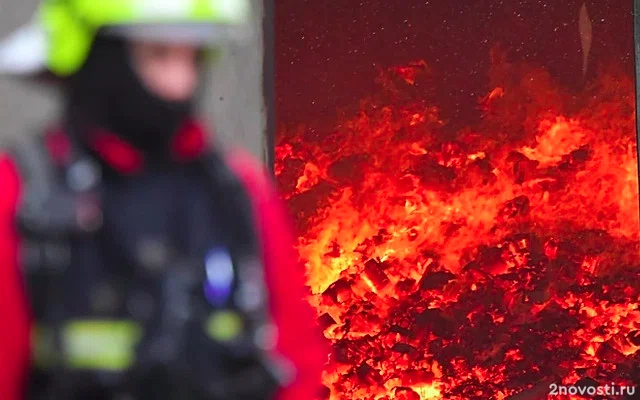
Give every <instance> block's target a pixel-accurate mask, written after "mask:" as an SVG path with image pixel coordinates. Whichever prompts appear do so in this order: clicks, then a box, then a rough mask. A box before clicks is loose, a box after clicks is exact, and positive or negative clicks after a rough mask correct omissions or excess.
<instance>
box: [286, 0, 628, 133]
mask: <svg viewBox="0 0 640 400" xmlns="http://www.w3.org/2000/svg"><path fill="white" fill-rule="evenodd" d="M583 2H584V1H583V0H546V1H543V0H504V1H499V0H430V1H427V0H331V1H318V0H277V1H276V19H275V21H276V26H275V32H276V42H275V43H276V48H275V52H276V122H277V125H278V126H279V127H282V126H291V125H297V124H300V123H305V124H307V125H308V126H310V127H312V128H314V129H330V128H331V127H332V126H333V125H334V124H335V122H336V110H339V109H350V108H355V107H357V106H358V102H359V100H360V99H361V98H363V97H366V96H367V95H368V94H370V93H372V91H373V90H375V83H374V79H375V77H376V74H377V68H380V67H386V66H392V65H399V64H403V63H407V62H409V61H412V60H417V59H424V60H425V61H426V62H427V63H428V64H430V65H431V67H433V68H434V69H435V70H436V71H437V72H438V76H439V79H438V84H437V87H436V88H435V90H436V92H437V96H438V105H439V106H441V107H442V108H443V114H444V117H445V118H446V119H453V120H459V121H471V120H472V119H473V118H471V117H470V116H472V115H473V114H474V112H475V111H474V110H475V109H476V104H477V100H478V97H480V96H482V95H484V94H486V91H487V89H488V87H487V72H488V67H489V50H490V49H491V47H492V46H494V45H495V44H496V43H501V44H502V45H503V46H504V47H505V48H506V49H508V55H509V60H510V61H517V60H526V61H528V62H531V63H533V64H536V65H542V66H544V67H546V68H547V69H548V70H549V71H550V72H551V74H552V76H554V77H555V78H556V79H557V80H558V81H559V82H561V83H562V84H563V85H566V86H568V87H570V88H572V89H575V90H577V89H578V88H579V87H580V85H582V53H581V49H580V36H579V31H578V16H579V11H580V7H581V5H582V4H583ZM587 7H588V11H589V14H590V17H591V21H592V25H593V44H592V48H591V56H590V57H591V64H590V69H591V75H592V76H593V75H594V74H595V72H594V71H595V70H596V69H597V68H595V66H596V65H599V64H602V63H603V62H609V61H612V60H613V61H621V62H622V63H621V64H622V65H623V66H624V68H625V71H627V72H628V73H629V74H631V73H633V16H632V1H631V0H589V1H587Z"/></svg>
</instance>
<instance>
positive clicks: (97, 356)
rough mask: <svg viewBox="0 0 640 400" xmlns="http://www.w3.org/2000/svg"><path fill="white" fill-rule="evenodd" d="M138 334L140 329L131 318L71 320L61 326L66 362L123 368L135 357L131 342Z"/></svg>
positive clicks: (107, 367)
mask: <svg viewBox="0 0 640 400" xmlns="http://www.w3.org/2000/svg"><path fill="white" fill-rule="evenodd" d="M141 337H142V329H141V328H140V327H139V326H138V324H136V323H134V322H131V321H122V320H83V321H72V322H70V323H68V324H66V325H65V326H64V328H63V338H64V348H65V356H66V363H67V366H68V367H70V368H77V369H99V370H109V371H121V370H125V369H127V368H129V367H131V365H132V364H133V362H134V360H135V346H136V344H137V343H138V342H139V341H140V339H141Z"/></svg>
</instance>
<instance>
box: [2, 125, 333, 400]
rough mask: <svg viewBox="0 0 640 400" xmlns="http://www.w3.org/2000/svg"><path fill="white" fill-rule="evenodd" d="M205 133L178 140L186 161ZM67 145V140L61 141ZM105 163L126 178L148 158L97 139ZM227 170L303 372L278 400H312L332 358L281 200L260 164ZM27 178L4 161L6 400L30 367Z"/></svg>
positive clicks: (285, 343)
mask: <svg viewBox="0 0 640 400" xmlns="http://www.w3.org/2000/svg"><path fill="white" fill-rule="evenodd" d="M48 137H49V138H50V139H51V138H53V139H55V140H48V141H47V143H48V144H49V150H50V151H51V152H52V154H53V155H54V157H55V156H64V152H65V147H66V144H65V141H64V135H62V134H61V133H60V132H58V133H55V134H50V135H49V136H48ZM205 137H206V135H204V133H203V131H202V130H201V129H200V128H199V127H198V125H196V124H188V126H187V127H186V128H185V129H184V130H183V131H182V132H181V133H180V134H179V135H178V137H177V140H176V142H175V143H174V150H175V151H176V153H177V154H179V155H180V156H182V157H192V156H194V155H197V154H198V153H199V152H200V151H202V150H203V149H204V147H205V146H204V145H205V140H204V138H205ZM58 139H62V140H58ZM96 143H97V147H96V150H98V151H99V152H100V153H101V154H102V156H103V158H104V159H105V160H107V161H108V162H109V163H110V164H111V165H112V166H114V167H116V168H119V169H120V170H122V171H123V172H127V171H126V170H129V172H131V171H132V170H134V169H136V168H140V167H141V160H142V157H141V155H140V154H139V153H137V152H136V150H134V149H133V148H132V147H130V146H128V144H126V143H125V142H122V141H121V140H119V139H117V138H116V137H115V136H111V135H108V134H106V135H101V136H100V140H97V141H96ZM228 162H229V164H230V166H231V167H232V168H233V169H234V170H235V171H236V173H237V174H238V176H239V177H240V178H241V179H242V180H243V181H244V183H245V185H246V188H247V190H248V191H249V193H250V195H251V196H252V198H253V204H254V207H255V210H256V215H257V216H258V221H256V223H257V224H258V226H259V232H260V235H261V240H262V243H263V253H264V257H265V268H266V279H267V285H268V287H269V289H270V302H271V304H270V305H271V309H272V310H271V311H272V316H273V318H274V320H275V322H276V324H277V325H278V326H279V341H278V350H279V352H280V354H282V355H283V356H285V357H287V358H288V359H289V360H290V361H292V362H293V363H294V364H295V366H296V369H297V375H296V381H295V382H294V384H293V385H292V386H290V387H288V388H286V389H283V390H282V391H281V393H280V394H279V396H278V398H277V399H278V400H307V399H314V398H317V397H318V393H319V388H320V375H321V372H322V368H323V364H324V362H325V361H326V357H327V354H328V351H327V348H326V344H325V341H324V339H323V338H322V334H321V332H320V331H319V328H318V327H317V325H316V324H315V321H314V314H313V311H312V309H311V307H310V306H309V305H308V303H306V302H305V301H304V300H303V299H304V295H305V290H304V280H303V279H304V277H303V272H302V269H301V267H300V266H299V265H298V264H297V262H296V257H295V255H294V252H293V248H292V246H291V244H292V243H293V241H292V239H293V237H292V234H291V230H290V225H289V223H288V217H287V215H286V213H285V212H284V208H283V207H282V205H281V203H280V201H279V199H278V196H277V194H276V192H275V190H274V189H273V187H272V185H271V184H270V183H269V180H268V179H267V178H266V175H265V174H263V169H262V168H261V167H260V165H259V163H257V162H255V161H254V160H253V159H252V157H251V156H249V155H247V154H244V153H241V152H237V153H233V154H231V155H230V156H229V161H228ZM21 186H22V185H21V179H20V176H19V173H18V171H17V169H16V166H15V164H14V162H13V161H12V160H11V159H10V158H9V157H7V156H0V399H2V400H20V399H22V391H23V387H24V382H25V377H26V373H27V371H28V367H29V354H30V343H29V332H30V318H29V310H28V305H27V302H26V297H25V293H24V288H23V284H22V277H21V274H20V272H19V266H18V257H17V253H18V246H19V237H18V236H17V235H16V230H15V227H14V219H15V212H16V204H17V202H18V199H19V197H20V191H21Z"/></svg>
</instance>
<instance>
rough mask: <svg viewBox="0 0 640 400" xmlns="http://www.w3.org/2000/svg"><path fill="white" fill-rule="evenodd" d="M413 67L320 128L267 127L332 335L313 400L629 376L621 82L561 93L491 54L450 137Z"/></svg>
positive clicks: (633, 299)
mask: <svg viewBox="0 0 640 400" xmlns="http://www.w3.org/2000/svg"><path fill="white" fill-rule="evenodd" d="M497 58H498V59H500V58H499V57H497ZM426 65H427V64H426V63H424V62H416V63H413V64H411V65H409V66H406V67H396V68H393V69H391V70H390V71H389V72H388V74H386V75H384V76H382V77H381V79H380V82H381V84H382V86H383V87H382V93H381V96H379V97H380V98H381V99H384V100H377V101H376V100H369V101H366V102H363V104H362V109H361V112H360V113H359V114H358V115H357V116H356V117H355V118H353V119H351V120H348V121H343V122H342V123H341V124H340V125H339V128H337V129H336V131H335V132H333V133H328V134H327V135H326V136H324V137H320V138H318V137H317V135H315V136H314V135H312V134H311V133H309V132H306V131H305V130H303V129H301V130H298V131H294V132H285V133H283V134H282V136H281V138H280V139H281V140H280V143H279V145H278V147H277V149H276V154H277V165H276V174H277V177H278V181H279V183H280V185H281V188H282V190H283V191H284V196H285V198H286V199H287V200H288V202H289V206H290V207H291V209H292V210H293V212H294V213H295V214H296V216H297V220H298V223H299V229H300V240H299V244H298V250H299V253H300V257H301V259H302V260H303V261H304V262H305V263H306V268H307V273H308V284H309V286H310V288H311V292H312V295H311V296H310V298H309V300H310V302H311V303H312V304H313V305H314V306H315V307H316V308H317V310H318V317H319V321H320V323H321V324H322V326H323V327H324V328H325V335H326V337H327V338H328V339H330V340H331V341H332V343H333V351H332V353H331V355H330V360H329V363H328V365H327V368H326V373H325V376H324V383H325V385H326V386H327V387H328V388H329V391H328V393H330V394H329V395H328V396H329V398H330V399H356V400H358V399H363V400H364V399H366V400H369V399H376V400H382V399H407V400H409V399H410V400H427V399H455V400H466V399H508V398H509V397H510V396H513V395H516V394H518V393H521V392H527V391H533V390H538V391H540V388H541V387H542V388H543V389H547V388H548V387H549V384H550V383H557V384H575V383H585V382H594V384H596V383H601V384H606V383H615V384H616V385H624V384H626V385H631V384H633V383H635V384H639V383H640V379H639V378H640V376H639V372H638V371H639V370H640V351H639V350H640V309H639V303H640V300H639V299H640V297H639V296H640V268H639V267H640V260H639V259H638V242H639V235H638V230H639V220H638V182H637V164H636V156H635V154H636V153H635V152H636V143H635V140H634V133H635V126H634V124H635V115H634V108H635V103H634V96H633V79H632V78H630V77H625V76H619V75H613V74H611V75H608V74H603V76H602V78H601V79H599V80H598V82H597V83H594V84H592V85H591V86H589V87H587V88H585V89H584V91H583V93H582V94H581V95H579V96H575V95H569V94H568V93H565V92H564V91H563V90H562V89H560V88H558V87H555V86H554V85H553V84H552V83H551V79H550V78H549V76H548V75H547V74H546V73H545V72H544V71H540V70H536V69H533V68H528V67H526V66H513V65H510V66H507V65H506V64H501V65H494V68H493V70H492V73H491V75H490V82H491V85H492V88H493V89H492V90H490V91H489V93H488V95H487V96H486V97H484V98H482V99H480V107H481V110H482V112H483V115H484V118H483V122H482V123H481V124H480V125H479V126H476V127H474V128H473V129H466V130H464V131H461V132H457V133H451V132H448V131H447V125H446V123H445V122H443V121H441V119H440V117H439V115H438V110H437V108H436V107H435V105H434V104H432V103H433V101H432V100H431V99H430V98H429V97H430V96H428V95H426V94H425V93H424V92H421V90H423V89H421V88H424V87H429V83H428V81H429V79H430V73H429V69H428V68H427V67H426ZM507 67H508V68H507ZM547 391H548V390H547ZM547 391H543V392H542V393H546V392H547ZM556 398H562V396H558V397H556ZM564 398H566V399H568V398H577V397H575V396H574V397H570V396H569V397H566V396H565V397H564Z"/></svg>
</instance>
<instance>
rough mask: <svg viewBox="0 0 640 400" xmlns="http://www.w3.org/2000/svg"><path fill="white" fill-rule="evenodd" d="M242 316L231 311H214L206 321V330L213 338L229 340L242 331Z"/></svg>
mask: <svg viewBox="0 0 640 400" xmlns="http://www.w3.org/2000/svg"><path fill="white" fill-rule="evenodd" d="M242 328H243V323H242V318H241V317H240V315H238V313H234V312H231V311H219V312H214V313H213V314H211V315H210V316H209V318H207V320H206V321H205V331H206V332H207V335H209V337H210V338H211V339H213V340H217V341H220V342H227V341H229V340H232V339H234V338H236V337H237V336H238V335H240V334H241V333H242Z"/></svg>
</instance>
